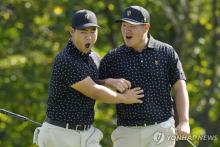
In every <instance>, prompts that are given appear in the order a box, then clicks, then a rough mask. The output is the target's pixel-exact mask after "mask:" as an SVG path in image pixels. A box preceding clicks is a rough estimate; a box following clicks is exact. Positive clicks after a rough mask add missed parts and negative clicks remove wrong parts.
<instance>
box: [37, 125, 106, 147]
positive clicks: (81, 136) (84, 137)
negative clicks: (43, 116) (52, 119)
mask: <svg viewBox="0 0 220 147" xmlns="http://www.w3.org/2000/svg"><path fill="white" fill-rule="evenodd" d="M102 138H103V133H102V132H101V131H100V130H99V129H97V128H95V127H93V126H92V127H91V128H90V129H89V130H86V131H76V130H72V129H65V128H62V127H58V126H55V125H51V124H49V123H47V122H44V123H43V125H42V127H39V128H36V130H35V133H34V140H33V141H34V143H36V144H37V145H38V146H39V147H101V145H100V144H99V142H100V140H101V139H102Z"/></svg>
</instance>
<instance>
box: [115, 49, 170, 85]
mask: <svg viewBox="0 0 220 147" xmlns="http://www.w3.org/2000/svg"><path fill="white" fill-rule="evenodd" d="M113 68H114V69H113V71H115V72H114V76H115V77H117V78H120V77H123V78H126V79H128V80H130V81H136V82H139V83H140V82H141V81H150V80H152V79H154V80H156V81H157V80H161V79H164V77H166V76H167V75H168V71H169V67H168V60H167V58H166V56H164V55H163V54H161V53H158V52H153V51H152V52H147V53H141V54H125V55H120V56H119V57H117V60H116V62H115V66H114V67H113Z"/></svg>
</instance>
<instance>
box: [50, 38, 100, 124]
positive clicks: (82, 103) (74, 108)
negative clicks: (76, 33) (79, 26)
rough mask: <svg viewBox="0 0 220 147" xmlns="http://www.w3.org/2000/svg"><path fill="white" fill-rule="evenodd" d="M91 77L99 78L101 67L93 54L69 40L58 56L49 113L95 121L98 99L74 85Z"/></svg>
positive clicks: (58, 117)
mask: <svg viewBox="0 0 220 147" xmlns="http://www.w3.org/2000/svg"><path fill="white" fill-rule="evenodd" d="M87 76H90V77H91V78H92V79H93V80H96V79H98V69H97V67H96V65H95V63H94V62H93V60H92V58H91V57H90V56H89V54H87V55H85V54H82V53H81V52H80V51H79V50H77V49H76V48H75V47H74V46H73V45H72V42H71V41H69V42H68V44H67V47H66V48H64V49H63V50H62V51H61V52H60V53H59V54H58V55H57V57H56V59H55V61H54V63H53V68H52V76H51V81H50V86H49V98H48V108H47V116H48V117H49V118H51V119H53V120H58V121H61V122H68V123H74V124H92V123H93V121H94V104H95V101H94V100H92V99H90V98H88V97H86V96H85V95H83V94H81V93H80V92H78V91H76V90H74V89H73V88H71V87H70V85H72V84H74V83H76V82H79V81H81V80H83V79H85V78H86V77H87Z"/></svg>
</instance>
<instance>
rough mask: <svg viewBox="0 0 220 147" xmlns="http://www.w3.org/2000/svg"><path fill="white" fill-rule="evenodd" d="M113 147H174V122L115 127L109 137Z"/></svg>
mask: <svg viewBox="0 0 220 147" xmlns="http://www.w3.org/2000/svg"><path fill="white" fill-rule="evenodd" d="M111 138H112V141H113V143H114V147H174V146H175V121H174V119H173V117H171V118H170V119H168V120H167V121H165V122H162V123H159V124H155V125H149V126H146V127H124V126H119V127H117V128H116V129H115V130H114V131H113V132H112V135H111Z"/></svg>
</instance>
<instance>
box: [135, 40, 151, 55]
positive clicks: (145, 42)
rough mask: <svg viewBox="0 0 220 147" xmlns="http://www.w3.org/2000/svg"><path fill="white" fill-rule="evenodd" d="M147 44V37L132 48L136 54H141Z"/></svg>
mask: <svg viewBox="0 0 220 147" xmlns="http://www.w3.org/2000/svg"><path fill="white" fill-rule="evenodd" d="M147 43H148V37H145V38H144V40H143V41H142V43H140V44H139V45H138V46H137V47H133V49H134V50H135V51H137V52H142V51H143V50H144V49H145V48H146V47H147Z"/></svg>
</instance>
